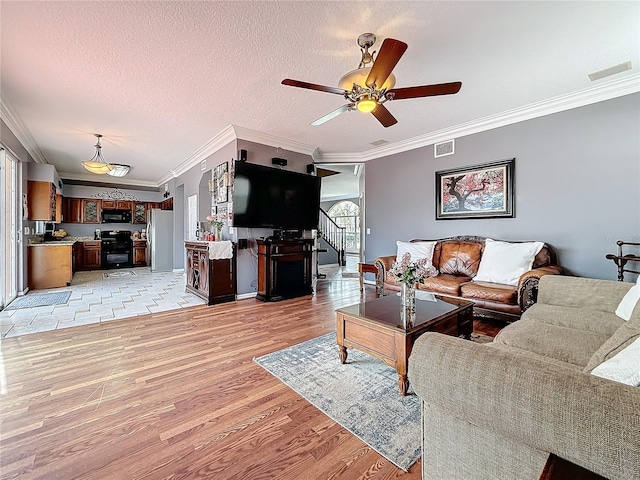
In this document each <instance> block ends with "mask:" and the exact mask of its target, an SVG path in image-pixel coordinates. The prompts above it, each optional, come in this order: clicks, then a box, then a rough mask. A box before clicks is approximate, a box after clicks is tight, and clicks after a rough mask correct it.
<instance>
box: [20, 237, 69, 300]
mask: <svg viewBox="0 0 640 480" xmlns="http://www.w3.org/2000/svg"><path fill="white" fill-rule="evenodd" d="M27 274H28V278H27V284H28V285H29V288H30V289H31V290H38V289H43V288H57V287H66V286H68V285H71V279H72V278H73V243H71V242H70V243H61V244H60V245H55V244H39V245H29V249H28V253H27Z"/></svg>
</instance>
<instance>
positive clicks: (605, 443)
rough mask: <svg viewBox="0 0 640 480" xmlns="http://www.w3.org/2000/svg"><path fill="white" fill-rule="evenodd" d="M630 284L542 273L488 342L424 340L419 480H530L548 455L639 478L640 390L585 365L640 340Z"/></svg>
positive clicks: (415, 372) (418, 374)
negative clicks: (529, 297) (517, 313)
mask: <svg viewBox="0 0 640 480" xmlns="http://www.w3.org/2000/svg"><path fill="white" fill-rule="evenodd" d="M632 285H633V284H630V283H622V282H614V281H608V280H595V279H586V278H577V277H566V276H557V275H548V276H544V277H542V278H541V279H540V282H539V290H538V302H537V303H536V304H535V305H533V306H532V307H531V308H529V309H528V310H527V311H526V312H525V313H524V314H523V315H522V318H521V320H520V321H518V322H515V323H513V324H510V325H508V326H507V327H505V328H504V329H503V330H502V331H501V332H500V333H499V334H498V336H497V337H496V338H495V339H494V341H493V342H492V343H488V344H479V343H473V342H469V341H466V340H463V339H460V338H454V337H449V336H446V335H442V334H438V333H426V334H424V335H423V336H421V337H420V338H419V339H418V340H417V342H416V344H415V346H414V348H413V352H412V354H411V357H410V360H409V379H410V381H411V385H412V386H413V388H414V390H415V392H416V393H417V395H418V396H419V397H420V399H421V401H422V402H421V403H422V422H423V441H422V452H423V456H422V476H423V479H437V480H467V479H487V480H498V479H509V480H518V479H527V480H529V479H531V480H537V479H539V478H540V475H541V473H542V472H543V469H544V467H545V464H546V462H547V459H548V457H549V454H550V453H552V454H554V455H555V456H557V457H560V458H561V459H566V460H568V461H570V462H572V463H573V464H576V465H579V466H581V467H583V468H585V469H587V470H589V471H591V472H595V473H597V474H599V475H602V476H604V477H606V478H610V479H629V480H630V479H639V478H640V387H632V386H628V385H624V384H622V383H617V382H614V381H611V380H606V379H603V378H599V377H596V376H594V375H591V374H590V373H587V372H590V371H591V369H592V368H593V367H594V366H595V365H597V364H599V363H600V362H602V361H603V360H605V359H608V358H610V357H611V356H613V355H615V354H616V353H618V351H620V350H621V349H622V348H623V347H624V346H626V345H628V344H630V343H632V342H633V341H634V340H635V339H637V338H638V337H640V302H639V305H637V306H636V307H635V309H634V310H633V313H632V315H631V318H630V319H629V320H628V321H624V320H622V319H620V318H619V317H617V316H616V315H615V313H614V312H615V310H616V307H617V306H618V304H619V302H620V300H621V299H622V298H623V297H624V295H625V294H626V292H627V291H628V290H629V289H630V287H631V286H632Z"/></svg>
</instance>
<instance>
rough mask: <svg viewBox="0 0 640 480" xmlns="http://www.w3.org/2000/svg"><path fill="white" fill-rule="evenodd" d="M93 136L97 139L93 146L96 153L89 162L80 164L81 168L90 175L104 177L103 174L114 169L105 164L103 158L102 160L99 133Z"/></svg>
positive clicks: (100, 136)
mask: <svg viewBox="0 0 640 480" xmlns="http://www.w3.org/2000/svg"><path fill="white" fill-rule="evenodd" d="M93 135H94V136H95V137H97V138H98V143H96V144H95V147H96V153H95V155H94V156H93V157H92V158H91V160H87V161H86V162H82V166H83V167H84V168H85V169H86V170H88V171H89V172H91V173H95V174H96V175H104V174H105V173H109V172H111V171H112V170H113V168H114V167H113V165H111V164H109V163H107V162H105V161H104V158H102V145H100V138H102V135H100V134H99V133H94V134H93Z"/></svg>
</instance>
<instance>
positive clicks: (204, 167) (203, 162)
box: [200, 160, 207, 172]
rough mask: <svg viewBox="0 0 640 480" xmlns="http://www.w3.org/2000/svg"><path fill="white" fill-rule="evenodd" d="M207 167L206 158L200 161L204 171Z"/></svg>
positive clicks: (201, 168)
mask: <svg viewBox="0 0 640 480" xmlns="http://www.w3.org/2000/svg"><path fill="white" fill-rule="evenodd" d="M206 169H207V161H206V160H202V161H201V162H200V170H202V171H203V172H204V171H205V170H206Z"/></svg>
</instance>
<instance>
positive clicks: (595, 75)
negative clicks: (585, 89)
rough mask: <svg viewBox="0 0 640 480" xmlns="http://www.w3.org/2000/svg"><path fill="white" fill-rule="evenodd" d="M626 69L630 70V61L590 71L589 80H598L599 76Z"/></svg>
mask: <svg viewBox="0 0 640 480" xmlns="http://www.w3.org/2000/svg"><path fill="white" fill-rule="evenodd" d="M627 70H631V62H624V63H619V64H618V65H614V66H613V67H609V68H605V69H604V70H598V71H597V72H593V73H590V74H589V80H591V81H592V82H594V81H596V80H600V79H601V78H605V77H610V76H611V75H615V74H616V73H622V72H626V71H627Z"/></svg>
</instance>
